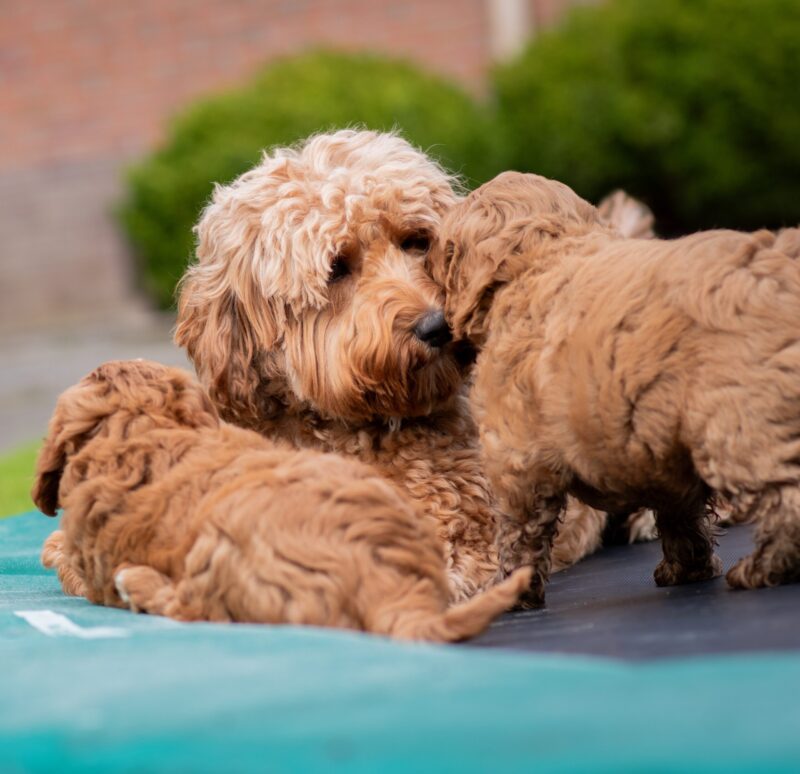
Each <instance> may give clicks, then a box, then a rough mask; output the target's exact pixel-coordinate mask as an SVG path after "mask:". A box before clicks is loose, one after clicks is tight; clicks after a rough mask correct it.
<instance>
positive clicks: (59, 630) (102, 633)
mask: <svg viewBox="0 0 800 774" xmlns="http://www.w3.org/2000/svg"><path fill="white" fill-rule="evenodd" d="M14 615H15V616H17V617H18V618H22V619H23V620H25V621H27V622H28V623H29V624H30V625H31V626H32V627H33V628H34V629H37V630H38V631H40V632H41V633H42V634H46V635H47V636H48V637H77V638H78V639H81V640H102V639H107V638H109V637H127V636H128V632H127V631H126V630H125V629H120V628H118V627H116V626H78V624H76V623H75V622H74V621H70V620H69V618H67V616H65V615H61V613H54V612H53V611H52V610H15V611H14Z"/></svg>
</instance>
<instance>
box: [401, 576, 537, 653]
mask: <svg viewBox="0 0 800 774" xmlns="http://www.w3.org/2000/svg"><path fill="white" fill-rule="evenodd" d="M530 582H531V568H530V567H522V568H520V569H519V570H517V571H516V572H514V573H512V574H511V575H510V576H509V577H508V578H506V579H505V580H504V581H502V582H500V583H498V584H497V585H496V586H493V587H492V588H490V589H488V590H487V591H484V592H481V593H480V594H478V595H476V596H474V597H473V598H472V599H470V600H468V601H466V602H461V603H459V604H457V605H455V606H453V607H451V608H450V609H449V610H446V611H445V612H444V613H438V614H434V615H425V616H424V617H420V616H419V615H418V614H416V615H414V614H409V615H408V616H407V617H403V618H398V619H397V621H396V622H395V624H394V626H393V627H392V630H391V632H389V634H391V635H392V636H393V637H397V638H398V639H404V640H429V641H430V642H456V641H458V640H465V639H467V638H469V637H474V636H475V635H476V634H480V633H481V632H482V631H483V630H484V629H486V627H487V626H488V625H489V624H490V623H491V622H492V620H493V619H495V618H496V617H497V616H498V615H500V614H501V613H503V612H505V611H506V610H508V609H510V608H511V607H513V606H514V604H515V603H516V601H517V600H518V599H519V596H520V594H522V592H523V591H525V590H526V589H527V588H528V586H530Z"/></svg>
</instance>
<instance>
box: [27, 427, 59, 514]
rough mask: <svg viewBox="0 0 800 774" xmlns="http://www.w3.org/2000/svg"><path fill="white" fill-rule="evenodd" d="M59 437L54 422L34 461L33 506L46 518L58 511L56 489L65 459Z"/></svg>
mask: <svg viewBox="0 0 800 774" xmlns="http://www.w3.org/2000/svg"><path fill="white" fill-rule="evenodd" d="M54 421H55V417H54ZM59 435H61V433H59V431H58V428H57V427H56V426H54V422H53V423H51V425H50V433H49V435H48V436H47V438H46V439H45V442H44V445H43V446H42V448H41V450H40V451H39V456H38V458H37V460H36V474H35V478H34V483H33V489H32V490H31V499H32V500H33V503H34V505H35V506H36V507H37V508H38V509H39V510H40V511H41V512H42V513H44V514H46V515H47V516H55V515H56V511H57V510H58V505H59V503H58V488H59V485H60V484H61V474H62V473H63V472H64V465H65V464H66V459H67V455H66V449H65V445H64V443H61V442H59V440H58V438H59Z"/></svg>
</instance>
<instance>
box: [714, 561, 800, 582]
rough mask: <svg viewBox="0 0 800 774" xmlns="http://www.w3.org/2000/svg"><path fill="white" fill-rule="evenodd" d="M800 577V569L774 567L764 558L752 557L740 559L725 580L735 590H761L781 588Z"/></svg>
mask: <svg viewBox="0 0 800 774" xmlns="http://www.w3.org/2000/svg"><path fill="white" fill-rule="evenodd" d="M798 576H800V569H798V568H797V567H791V566H788V565H786V564H785V563H784V564H781V565H780V566H777V567H773V566H771V565H770V564H769V562H767V561H765V560H764V559H763V558H762V559H760V560H757V559H755V558H754V557H752V556H746V557H745V558H744V559H740V560H739V561H738V562H736V564H734V565H733V567H731V569H730V570H728V574H727V575H726V576H725V579H726V580H727V581H728V585H729V586H730V587H731V588H734V589H761V588H767V587H770V586H780V585H781V584H782V583H790V582H792V581H795V580H797V579H798Z"/></svg>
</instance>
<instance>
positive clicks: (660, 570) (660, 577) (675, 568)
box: [653, 555, 722, 586]
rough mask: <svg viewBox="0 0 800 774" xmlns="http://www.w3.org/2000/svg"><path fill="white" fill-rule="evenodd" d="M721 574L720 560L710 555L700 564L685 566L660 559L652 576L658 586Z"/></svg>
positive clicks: (705, 578)
mask: <svg viewBox="0 0 800 774" xmlns="http://www.w3.org/2000/svg"><path fill="white" fill-rule="evenodd" d="M719 575H722V560H721V559H720V558H719V557H718V556H716V555H712V556H710V557H709V560H708V562H706V563H705V564H702V565H690V566H688V567H687V566H685V565H682V564H680V563H678V562H670V561H667V560H666V559H662V560H661V562H659V564H658V567H656V569H655V572H654V573H653V577H654V578H655V581H656V584H657V585H658V586H677V585H679V584H681V583H695V582H697V581H704V580H711V579H712V578H716V577H717V576H719Z"/></svg>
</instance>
